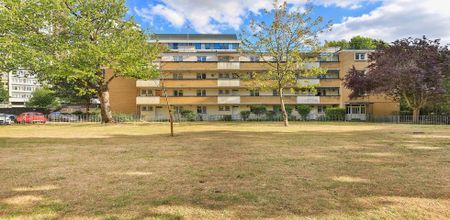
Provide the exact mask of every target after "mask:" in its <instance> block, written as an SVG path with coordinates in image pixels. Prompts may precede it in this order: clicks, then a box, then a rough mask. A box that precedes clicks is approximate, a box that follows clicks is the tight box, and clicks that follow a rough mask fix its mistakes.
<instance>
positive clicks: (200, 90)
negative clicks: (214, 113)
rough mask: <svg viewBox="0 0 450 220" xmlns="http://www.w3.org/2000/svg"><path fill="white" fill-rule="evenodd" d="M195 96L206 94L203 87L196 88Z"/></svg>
mask: <svg viewBox="0 0 450 220" xmlns="http://www.w3.org/2000/svg"><path fill="white" fill-rule="evenodd" d="M197 96H206V90H205V89H197Z"/></svg>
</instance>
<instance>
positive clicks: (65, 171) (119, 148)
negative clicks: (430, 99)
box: [0, 122, 450, 219]
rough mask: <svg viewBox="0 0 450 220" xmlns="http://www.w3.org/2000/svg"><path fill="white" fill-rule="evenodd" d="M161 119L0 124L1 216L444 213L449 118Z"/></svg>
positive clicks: (449, 210) (449, 191)
mask: <svg viewBox="0 0 450 220" xmlns="http://www.w3.org/2000/svg"><path fill="white" fill-rule="evenodd" d="M168 131H169V130H168V126H167V124H128V125H124V124H121V125H111V126H102V125H94V124H91V125H87V124H84V125H81V124H79V125H31V126H26V125H24V126H20V125H15V126H1V127H0V219H53V218H55V219H60V218H67V219H145V218H148V219H237V218H272V219H311V218H312V219H315V218H319V219H321V218H324V219H348V218H351V219H368V218H369V219H370V218H372V219H379V218H384V219H449V218H450V127H449V126H414V125H385V124H365V123H292V125H291V126H290V127H289V128H284V127H282V126H281V124H280V123H225V122H222V123H183V124H180V125H176V127H175V131H176V136H175V137H173V138H171V137H169V136H168V135H167V133H168ZM417 132H419V133H417ZM421 132H423V133H421Z"/></svg>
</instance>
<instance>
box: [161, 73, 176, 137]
mask: <svg viewBox="0 0 450 220" xmlns="http://www.w3.org/2000/svg"><path fill="white" fill-rule="evenodd" d="M161 82H162V83H161V86H162V90H163V92H164V97H165V99H166V105H167V110H168V111H169V122H170V136H172V137H173V113H172V108H171V106H170V104H169V98H168V96H167V91H166V87H165V86H164V78H161Z"/></svg>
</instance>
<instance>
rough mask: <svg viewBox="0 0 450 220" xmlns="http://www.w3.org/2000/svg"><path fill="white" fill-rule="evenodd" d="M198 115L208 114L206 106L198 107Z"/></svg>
mask: <svg viewBox="0 0 450 220" xmlns="http://www.w3.org/2000/svg"><path fill="white" fill-rule="evenodd" d="M197 114H206V106H197Z"/></svg>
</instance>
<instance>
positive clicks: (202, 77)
mask: <svg viewBox="0 0 450 220" xmlns="http://www.w3.org/2000/svg"><path fill="white" fill-rule="evenodd" d="M197 79H206V73H197Z"/></svg>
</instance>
